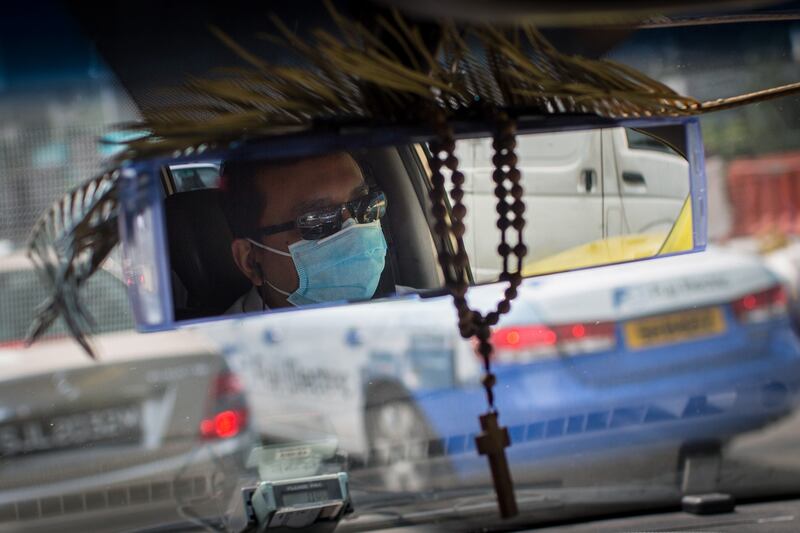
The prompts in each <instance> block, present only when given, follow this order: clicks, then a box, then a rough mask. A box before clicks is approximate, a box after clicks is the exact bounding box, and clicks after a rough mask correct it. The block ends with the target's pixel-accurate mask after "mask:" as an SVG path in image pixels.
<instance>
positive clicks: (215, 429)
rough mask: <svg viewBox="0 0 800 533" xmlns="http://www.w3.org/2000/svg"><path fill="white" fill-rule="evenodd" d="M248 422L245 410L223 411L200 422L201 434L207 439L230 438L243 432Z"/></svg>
mask: <svg viewBox="0 0 800 533" xmlns="http://www.w3.org/2000/svg"><path fill="white" fill-rule="evenodd" d="M246 424H247V413H246V412H245V411H244V410H238V411H222V412H221V413H217V414H216V415H215V416H214V418H207V419H205V420H203V421H202V422H201V423H200V434H201V435H202V436H203V438H205V439H228V438H230V437H235V436H236V435H238V434H239V433H241V432H242V429H244V427H245V425H246Z"/></svg>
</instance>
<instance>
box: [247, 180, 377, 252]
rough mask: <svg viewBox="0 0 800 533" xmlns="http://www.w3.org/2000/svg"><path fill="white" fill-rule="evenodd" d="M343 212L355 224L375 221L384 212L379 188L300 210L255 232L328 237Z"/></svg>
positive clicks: (311, 238) (340, 221)
mask: <svg viewBox="0 0 800 533" xmlns="http://www.w3.org/2000/svg"><path fill="white" fill-rule="evenodd" d="M345 212H347V213H349V214H350V216H351V217H352V218H353V219H355V221H356V222H357V223H358V224H367V223H369V222H375V221H376V220H378V219H379V218H381V217H382V216H383V215H384V214H385V213H386V196H385V195H384V194H383V191H380V190H377V189H376V190H371V191H370V192H368V193H367V194H365V195H364V196H360V197H358V198H356V199H354V200H350V201H349V202H345V203H343V204H339V205H334V206H330V207H322V208H320V209H315V210H313V211H309V212H308V213H303V214H302V215H300V216H299V217H297V218H296V219H294V220H292V221H291V222H284V223H282V224H275V225H273V226H264V227H263V228H259V229H258V230H257V232H256V234H257V235H258V236H266V235H275V234H276V233H282V232H284V231H289V230H292V229H295V228H296V229H298V230H299V231H300V235H301V236H302V237H303V239H306V240H308V241H316V240H319V239H324V238H325V237H329V236H331V235H333V234H334V233H336V232H338V231H339V230H341V229H342V224H343V223H344V220H345V218H344V213H345Z"/></svg>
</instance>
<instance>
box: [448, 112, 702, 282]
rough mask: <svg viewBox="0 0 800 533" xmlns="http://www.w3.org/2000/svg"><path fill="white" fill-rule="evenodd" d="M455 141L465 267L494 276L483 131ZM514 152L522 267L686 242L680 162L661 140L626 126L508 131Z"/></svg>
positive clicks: (614, 258)
mask: <svg viewBox="0 0 800 533" xmlns="http://www.w3.org/2000/svg"><path fill="white" fill-rule="evenodd" d="M456 150H457V155H458V158H459V161H460V164H461V167H462V172H464V175H465V179H466V181H465V184H464V190H465V196H464V203H465V205H466V206H467V210H468V212H469V213H471V216H469V215H468V220H467V222H466V224H467V235H466V242H465V244H466V246H467V249H468V253H469V255H470V261H471V265H472V271H473V275H474V277H475V279H476V281H478V282H484V281H493V280H496V279H497V276H498V274H499V273H500V271H501V266H502V265H501V259H500V257H499V255H498V254H497V244H498V230H497V229H496V227H495V224H494V219H495V217H496V213H495V207H494V206H495V202H496V199H495V196H494V192H493V190H494V182H493V181H492V172H493V170H494V168H493V166H492V155H493V150H492V140H491V139H469V140H460V141H458V142H457V143H456ZM517 155H518V157H519V162H518V164H517V168H519V169H520V170H521V172H522V179H523V186H524V188H525V191H526V192H525V203H526V206H527V209H526V215H525V216H526V221H527V224H526V227H525V230H524V237H525V241H526V243H527V246H528V255H527V257H526V258H525V263H524V268H523V274H524V275H526V276H532V275H536V274H546V273H550V272H560V271H566V270H574V269H577V268H586V267H591V266H597V265H603V264H610V263H619V262H623V261H630V260H634V259H642V258H647V257H653V256H656V255H659V254H667V253H674V252H680V251H687V250H691V249H692V248H693V242H692V221H691V215H692V213H691V202H690V201H689V184H690V179H689V165H688V162H687V160H686V158H685V157H684V156H682V155H681V154H680V153H678V151H677V150H676V149H675V148H673V147H671V146H670V145H669V144H667V142H666V141H664V140H660V139H659V138H657V137H654V136H652V134H650V133H644V132H642V131H637V130H634V129H631V128H607V129H597V130H585V131H572V132H559V133H546V134H541V133H538V134H531V135H520V136H518V137H517ZM673 229H674V230H675V231H673Z"/></svg>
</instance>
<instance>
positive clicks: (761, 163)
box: [727, 152, 800, 236]
mask: <svg viewBox="0 0 800 533" xmlns="http://www.w3.org/2000/svg"><path fill="white" fill-rule="evenodd" d="M727 179H728V194H729V196H730V200H731V208H732V211H733V230H732V233H733V236H742V235H758V234H763V233H767V232H770V231H780V232H783V233H793V234H800V152H791V153H785V154H772V155H766V156H761V157H756V158H747V159H736V160H733V161H731V162H730V163H729V166H728V172H727Z"/></svg>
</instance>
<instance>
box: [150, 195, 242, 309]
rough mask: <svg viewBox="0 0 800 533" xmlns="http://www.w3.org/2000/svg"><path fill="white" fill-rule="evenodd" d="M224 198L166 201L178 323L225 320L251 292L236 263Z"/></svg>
mask: <svg viewBox="0 0 800 533" xmlns="http://www.w3.org/2000/svg"><path fill="white" fill-rule="evenodd" d="M220 197H221V192H220V191H219V190H218V189H198V190H192V191H186V192H181V193H177V194H173V195H171V196H168V197H167V198H166V199H165V201H164V211H165V215H166V224H167V238H168V243H169V258H170V267H171V269H172V272H171V274H172V296H173V303H174V306H175V319H176V320H185V319H190V318H201V317H207V316H216V315H221V314H223V313H224V312H225V311H226V310H227V309H228V308H229V307H230V306H231V305H232V304H233V302H235V301H236V299H237V298H239V296H241V295H242V294H244V293H245V292H247V291H248V290H249V289H250V287H251V284H250V281H249V280H248V279H247V278H246V277H245V276H244V275H243V274H242V273H241V271H240V270H239V268H238V267H237V266H236V263H234V262H233V257H232V256H231V242H232V240H233V236H232V234H231V231H230V229H229V228H228V223H227V220H226V219H225V215H224V213H223V211H222V207H221V203H220V199H221V198H220Z"/></svg>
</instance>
